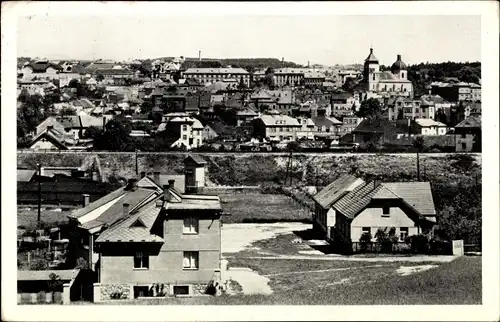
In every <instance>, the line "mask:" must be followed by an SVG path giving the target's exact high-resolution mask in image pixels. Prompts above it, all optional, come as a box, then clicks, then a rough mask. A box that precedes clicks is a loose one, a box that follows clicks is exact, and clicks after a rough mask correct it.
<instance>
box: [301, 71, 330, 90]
mask: <svg viewBox="0 0 500 322" xmlns="http://www.w3.org/2000/svg"><path fill="white" fill-rule="evenodd" d="M324 81H325V74H324V73H321V72H319V71H315V70H310V71H306V72H304V85H306V86H321V85H322V84H323V82H324Z"/></svg>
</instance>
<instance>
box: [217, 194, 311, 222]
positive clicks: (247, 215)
mask: <svg viewBox="0 0 500 322" xmlns="http://www.w3.org/2000/svg"><path fill="white" fill-rule="evenodd" d="M221 201H222V209H223V210H224V211H226V212H229V213H231V216H229V217H227V218H225V219H224V222H227V223H266V222H278V221H281V222H287V221H288V222H292V221H293V222H309V221H310V219H311V216H310V214H309V212H308V211H307V210H305V209H304V208H303V207H301V206H300V205H298V204H297V203H296V202H294V201H293V200H292V199H291V198H290V197H287V196H284V195H273V194H261V193H238V194H233V195H228V196H222V197H221Z"/></svg>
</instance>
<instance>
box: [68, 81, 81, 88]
mask: <svg viewBox="0 0 500 322" xmlns="http://www.w3.org/2000/svg"><path fill="white" fill-rule="evenodd" d="M79 86H80V82H79V81H78V80H77V79H72V80H70V81H69V83H68V87H69V88H78V87H79Z"/></svg>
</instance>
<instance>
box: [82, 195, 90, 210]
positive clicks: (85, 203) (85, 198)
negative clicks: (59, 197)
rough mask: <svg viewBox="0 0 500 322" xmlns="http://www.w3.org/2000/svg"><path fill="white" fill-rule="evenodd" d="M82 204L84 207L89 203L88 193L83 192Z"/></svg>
mask: <svg viewBox="0 0 500 322" xmlns="http://www.w3.org/2000/svg"><path fill="white" fill-rule="evenodd" d="M82 197H83V206H84V207H86V206H87V205H88V204H89V203H90V195H88V194H86V193H85V194H83V195H82Z"/></svg>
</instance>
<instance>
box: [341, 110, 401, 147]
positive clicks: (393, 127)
mask: <svg viewBox="0 0 500 322" xmlns="http://www.w3.org/2000/svg"><path fill="white" fill-rule="evenodd" d="M351 133H352V140H353V142H355V143H358V144H360V145H363V146H366V145H370V144H374V145H378V144H384V143H389V142H390V141H391V140H394V139H399V138H401V137H404V136H408V134H409V133H410V130H409V128H408V122H407V121H406V120H402V121H401V122H397V121H389V120H387V119H383V118H380V117H375V118H372V119H369V118H368V119H364V120H363V121H361V123H359V125H358V126H357V127H356V128H355V129H354V130H353V131H352V132H351Z"/></svg>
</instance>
